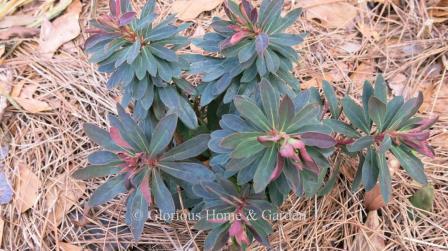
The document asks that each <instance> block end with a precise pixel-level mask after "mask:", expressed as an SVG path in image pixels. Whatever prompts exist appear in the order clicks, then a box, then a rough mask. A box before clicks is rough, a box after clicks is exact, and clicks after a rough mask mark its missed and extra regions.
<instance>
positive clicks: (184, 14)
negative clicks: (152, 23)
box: [171, 0, 224, 21]
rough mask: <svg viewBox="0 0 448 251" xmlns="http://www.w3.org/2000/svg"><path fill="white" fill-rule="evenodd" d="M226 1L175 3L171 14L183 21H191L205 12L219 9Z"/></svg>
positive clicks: (210, 0)
mask: <svg viewBox="0 0 448 251" xmlns="http://www.w3.org/2000/svg"><path fill="white" fill-rule="evenodd" d="M223 1H224V0H186V1H181V0H178V1H174V3H173V5H172V6H171V13H176V14H177V17H178V18H179V19H180V20H183V21H191V20H193V19H194V18H196V17H197V16H199V14H201V13H202V12H204V11H210V10H213V9H214V8H216V7H218V6H219V5H220V4H221V3H222V2H223Z"/></svg>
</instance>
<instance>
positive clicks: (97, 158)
mask: <svg viewBox="0 0 448 251" xmlns="http://www.w3.org/2000/svg"><path fill="white" fill-rule="evenodd" d="M87 159H88V160H89V163H90V164H92V165H105V164H110V163H117V162H118V163H120V162H121V160H120V159H119V158H118V157H117V155H115V153H113V152H108V151H96V152H93V153H91V154H90V155H89V156H88V157H87Z"/></svg>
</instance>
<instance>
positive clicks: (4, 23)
mask: <svg viewBox="0 0 448 251" xmlns="http://www.w3.org/2000/svg"><path fill="white" fill-rule="evenodd" d="M35 20H36V18H35V17H33V16H28V15H14V16H6V17H4V18H3V19H2V20H1V21H0V29H5V28H9V27H13V26H27V25H29V24H31V23H32V22H34V21H35Z"/></svg>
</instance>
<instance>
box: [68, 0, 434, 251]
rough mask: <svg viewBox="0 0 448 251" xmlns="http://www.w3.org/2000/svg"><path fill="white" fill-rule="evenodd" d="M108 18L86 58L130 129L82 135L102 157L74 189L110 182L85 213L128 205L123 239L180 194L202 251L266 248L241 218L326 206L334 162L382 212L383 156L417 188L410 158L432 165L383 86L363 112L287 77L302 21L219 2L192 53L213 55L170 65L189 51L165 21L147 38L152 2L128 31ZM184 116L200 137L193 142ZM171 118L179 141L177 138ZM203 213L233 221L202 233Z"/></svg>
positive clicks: (417, 168) (365, 101)
mask: <svg viewBox="0 0 448 251" xmlns="http://www.w3.org/2000/svg"><path fill="white" fill-rule="evenodd" d="M110 6H111V9H110V12H111V14H110V15H107V16H103V17H100V18H98V19H97V20H95V21H93V22H92V24H93V25H94V26H95V27H96V29H94V30H91V32H92V33H93V35H92V36H91V37H90V38H89V39H88V40H87V41H86V51H87V52H88V53H89V54H91V61H92V62H96V63H98V64H99V65H100V70H101V71H103V72H108V73H111V76H110V79H109V81H108V86H109V87H115V86H120V87H121V90H122V92H123V100H122V103H123V104H125V105H128V103H130V100H134V102H133V103H132V105H131V107H130V108H131V110H133V116H131V115H129V114H127V113H126V112H125V111H124V109H123V108H122V107H121V106H117V110H118V118H117V117H115V116H110V117H109V121H110V123H111V128H110V130H109V131H106V130H103V129H100V128H98V127H96V126H94V125H91V124H87V125H85V131H86V133H87V135H88V136H89V137H90V138H91V139H92V140H93V141H94V142H96V143H97V144H99V145H101V146H102V147H103V148H104V150H100V151H97V152H94V153H93V154H91V155H90V156H89V162H90V165H89V166H88V167H86V168H84V169H81V170H78V171H77V172H75V174H74V176H75V177H76V178H79V179H89V178H94V177H105V176H109V175H113V177H111V178H109V179H108V180H107V181H106V183H104V184H103V185H101V186H100V187H99V188H98V189H97V190H96V191H95V192H94V193H93V194H92V197H91V198H90V200H89V202H88V203H87V206H88V207H94V206H97V205H99V204H101V203H105V202H106V201H108V200H111V199H112V198H114V197H116V196H117V195H118V194H120V193H128V198H127V201H126V217H125V218H126V223H127V224H128V225H129V226H130V227H131V229H132V232H133V234H134V237H135V239H138V238H139V237H140V235H141V233H142V231H143V223H144V222H145V220H146V219H147V218H148V207H149V206H155V207H158V208H159V210H160V212H161V213H162V214H167V215H172V214H173V213H174V211H175V209H176V206H175V205H176V202H177V200H176V199H175V198H173V196H172V193H174V192H178V193H179V196H178V198H185V199H182V201H183V203H184V204H183V205H184V206H185V208H187V209H191V210H192V211H193V212H195V211H197V210H200V211H202V218H201V219H200V220H199V222H198V224H197V225H196V227H197V228H198V229H203V230H211V231H210V232H209V233H208V236H207V239H206V242H205V247H206V249H208V250H216V249H219V248H221V247H224V246H225V245H226V244H230V246H236V247H237V248H242V249H245V248H247V247H248V246H249V245H250V244H251V243H252V241H253V240H257V241H258V242H260V243H262V244H263V245H266V246H268V241H267V240H268V235H269V233H270V232H271V231H272V229H271V226H270V224H269V222H268V221H266V220H265V219H263V218H262V217H258V218H257V219H255V220H254V219H252V218H251V217H248V216H249V213H250V212H251V211H254V212H256V213H257V214H258V216H260V215H263V211H264V210H272V209H273V208H274V207H275V206H279V205H281V204H282V202H283V201H284V200H285V198H286V197H287V196H288V195H289V194H290V193H291V191H293V192H294V193H295V194H296V195H297V196H303V195H305V196H314V195H316V194H317V195H322V194H325V193H326V192H328V191H329V190H330V188H331V186H332V185H333V184H334V183H335V182H336V178H337V175H338V172H337V170H338V167H337V166H336V167H333V166H330V162H329V161H328V159H329V158H330V157H331V156H332V155H333V153H334V152H335V151H336V152H337V153H338V154H339V153H341V152H344V153H345V156H347V157H348V158H356V156H359V159H360V162H361V165H360V168H359V170H358V172H357V176H356V179H355V181H354V184H353V188H356V187H357V185H359V183H360V182H361V181H362V183H363V184H364V186H365V188H366V190H370V189H371V188H373V186H374V185H375V184H376V183H377V181H378V180H379V182H380V184H381V191H382V194H383V197H384V199H385V201H388V200H389V198H390V190H391V185H390V180H391V177H390V174H389V169H388V167H387V162H386V158H387V155H388V152H389V151H390V152H391V154H393V155H395V156H396V157H397V158H398V160H399V161H400V163H401V165H402V166H403V168H404V169H406V171H407V172H408V173H409V175H410V176H411V177H412V178H414V179H415V180H417V181H419V182H420V183H423V184H425V183H426V182H427V180H426V176H425V175H424V172H423V164H422V162H421V161H420V159H419V158H418V156H417V155H415V152H419V153H421V154H424V155H427V156H429V157H433V155H434V153H433V151H432V149H431V148H430V147H429V145H428V141H427V140H428V137H429V131H428V128H429V127H430V126H431V125H432V124H433V123H434V122H435V121H436V118H431V119H421V118H417V117H415V116H414V115H415V113H416V112H417V110H418V108H419V106H420V105H421V103H422V96H421V95H419V96H418V97H417V98H413V99H410V100H408V101H406V102H405V101H404V100H403V97H395V98H394V99H392V100H391V101H389V102H388V100H387V88H386V85H385V82H384V80H383V79H382V77H381V76H379V77H378V79H377V81H376V83H375V88H373V87H372V85H371V84H370V83H368V82H366V83H365V84H364V89H363V95H362V106H360V105H358V104H357V103H356V102H355V101H354V100H353V99H351V98H350V97H348V96H347V97H345V98H344V100H343V102H342V104H341V103H340V102H339V101H338V99H337V98H336V94H335V92H334V90H333V88H332V87H331V85H330V83H328V82H324V84H323V93H324V97H323V98H322V97H321V95H320V94H319V91H318V90H317V89H316V88H310V89H308V90H303V91H299V85H298V82H297V80H296V79H295V78H294V77H293V74H292V66H293V64H294V63H295V62H296V61H297V60H298V55H297V53H296V51H295V50H294V49H293V48H292V46H294V45H296V44H298V43H300V42H302V40H303V37H304V34H289V33H286V32H285V30H286V28H287V27H289V26H291V25H292V24H293V23H294V21H295V20H296V19H297V18H298V16H299V15H300V9H296V10H293V11H291V12H289V13H288V14H286V15H284V16H282V15H281V10H282V6H283V1H282V0H263V1H262V3H261V7H260V8H259V9H257V8H255V7H254V6H253V5H252V4H251V3H250V1H248V0H241V1H239V2H238V3H237V2H234V1H232V0H228V1H225V3H224V8H225V11H226V14H227V19H225V20H224V19H220V18H214V19H213V22H212V28H213V30H214V32H211V33H207V34H206V35H205V36H204V37H203V38H202V39H199V41H196V44H197V45H198V46H200V47H202V48H203V49H204V50H205V51H207V52H214V53H217V54H215V55H214V56H202V55H189V54H183V55H182V56H180V55H177V54H176V51H177V49H178V48H180V47H182V46H185V45H186V44H187V39H186V38H185V37H182V36H179V35H178V33H179V32H181V31H182V30H184V29H185V28H187V27H188V25H185V24H181V25H179V26H175V25H173V24H172V22H173V21H174V18H173V17H168V18H167V19H166V20H163V21H161V22H159V23H158V24H156V25H154V24H153V20H154V19H155V14H154V8H155V1H153V0H151V1H149V2H148V3H147V4H146V5H145V6H144V7H143V10H142V11H141V14H140V16H139V17H138V18H137V17H136V13H135V12H133V11H132V10H131V8H130V5H129V2H128V1H124V0H122V1H120V0H111V1H110ZM184 59H185V60H186V61H184ZM187 61H188V62H190V63H191V65H189V64H188V63H186V62H187ZM183 70H189V71H190V72H191V73H201V74H203V76H202V82H203V83H200V84H199V86H198V90H196V89H195V88H193V87H192V86H191V85H190V84H189V83H188V82H187V81H185V80H184V79H183V78H182V74H181V72H182V71H183ZM198 93H200V94H201V95H202V96H201V100H200V106H202V107H201V108H200V109H196V111H194V110H193V109H192V107H191V105H192V103H193V102H189V100H190V97H187V96H186V94H188V95H190V96H193V97H194V96H195V95H196V94H198ZM212 101H213V102H212ZM223 104H226V105H223ZM195 105H196V106H195V107H197V104H195ZM327 110H329V112H327ZM196 113H197V114H198V115H199V117H200V119H201V127H200V129H196V130H193V128H196V127H197V125H198V122H197V119H196ZM222 114H224V115H222ZM177 117H180V120H181V121H182V122H183V123H184V124H185V125H186V126H187V127H188V128H187V129H185V127H184V126H182V127H179V126H178V123H177ZM347 120H348V122H346V121H347ZM218 122H219V123H218ZM155 124H157V125H156V126H153V125H155ZM216 128H218V129H216ZM203 131H205V133H206V134H200V133H201V132H203ZM175 133H177V136H176V137H174V134H175ZM208 133H211V135H210V136H209V134H208ZM198 134H200V135H198ZM193 135H197V136H195V137H193ZM173 138H175V139H176V140H174V139H173ZM207 148H209V149H210V150H211V151H206V150H207ZM198 155H200V158H196V157H197V156H198ZM338 159H340V158H338ZM205 163H207V164H205ZM331 169H333V170H331ZM329 170H331V172H332V175H331V177H327V176H328V173H329ZM327 179H328V182H325V180H327ZM192 186H193V189H192V188H191V187H192ZM179 202H181V200H179ZM274 205H275V206H274ZM210 210H212V211H213V210H215V212H217V213H227V214H228V215H231V216H239V217H238V218H236V217H234V218H232V219H225V220H221V219H214V218H213V215H212V218H210V217H208V216H207V212H208V211H210Z"/></svg>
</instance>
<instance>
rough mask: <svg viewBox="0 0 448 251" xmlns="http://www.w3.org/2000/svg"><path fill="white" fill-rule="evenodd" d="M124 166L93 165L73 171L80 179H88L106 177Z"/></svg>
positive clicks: (74, 176)
mask: <svg viewBox="0 0 448 251" xmlns="http://www.w3.org/2000/svg"><path fill="white" fill-rule="evenodd" d="M122 169H123V168H122V167H118V166H117V165H115V164H114V165H91V166H87V167H86V168H81V169H78V170H76V171H75V172H74V173H73V175H72V176H73V178H75V179H78V180H88V179H91V178H97V177H105V176H109V175H113V174H117V173H118V172H119V171H121V170H122Z"/></svg>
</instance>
